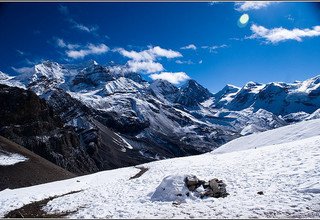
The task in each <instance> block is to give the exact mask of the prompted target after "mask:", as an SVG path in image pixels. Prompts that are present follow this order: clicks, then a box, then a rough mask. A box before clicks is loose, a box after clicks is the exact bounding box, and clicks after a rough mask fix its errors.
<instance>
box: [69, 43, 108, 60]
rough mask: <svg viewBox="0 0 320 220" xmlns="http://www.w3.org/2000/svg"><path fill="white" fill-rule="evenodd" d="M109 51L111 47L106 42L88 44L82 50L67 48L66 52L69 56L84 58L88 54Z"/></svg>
mask: <svg viewBox="0 0 320 220" xmlns="http://www.w3.org/2000/svg"><path fill="white" fill-rule="evenodd" d="M108 51H109V47H108V46H107V45H105V44H98V45H94V44H88V45H87V46H86V47H85V49H81V50H67V51H66V54H67V56H68V57H70V58H72V59H79V58H83V57H85V56H88V55H94V54H96V55H98V54H103V53H106V52H108Z"/></svg>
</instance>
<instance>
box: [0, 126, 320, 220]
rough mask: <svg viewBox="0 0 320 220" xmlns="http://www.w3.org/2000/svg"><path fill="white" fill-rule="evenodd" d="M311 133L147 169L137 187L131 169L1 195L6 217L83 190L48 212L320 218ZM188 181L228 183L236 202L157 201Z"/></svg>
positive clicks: (318, 162) (318, 138) (318, 145)
mask: <svg viewBox="0 0 320 220" xmlns="http://www.w3.org/2000/svg"><path fill="white" fill-rule="evenodd" d="M306 128H312V129H315V130H320V120H312V121H306V122H301V123H299V124H296V125H290V126H286V127H282V128H280V129H275V130H274V132H275V133H276V134H277V135H274V136H270V135H265V134H266V133H267V132H263V133H260V134H256V136H254V137H255V138H254V139H253V138H252V136H253V135H249V136H246V137H243V138H241V139H238V142H237V146H238V147H239V148H241V150H240V151H239V150H237V149H236V147H235V146H234V147H233V148H229V150H227V149H225V151H224V153H222V152H220V153H214V152H211V153H207V154H203V155H198V156H192V157H184V158H176V159H169V160H163V161H157V162H152V163H147V164H144V165H142V166H144V167H148V168H149V170H148V171H147V172H146V173H145V174H143V175H142V176H141V177H139V178H136V179H131V180H129V178H130V177H132V176H134V175H135V174H136V173H138V172H139V170H138V169H137V168H134V167H128V168H122V169H116V170H111V171H104V172H99V173H96V174H91V175H87V176H81V177H77V178H73V179H69V180H64V181H58V182H53V183H48V184H43V185H39V186H33V187H28V188H21V189H15V190H9V189H7V190H4V191H2V192H0V217H3V216H4V215H5V214H6V213H8V212H9V211H10V210H13V209H15V208H19V207H22V206H23V205H25V204H27V203H30V202H32V201H37V200H41V199H44V198H47V197H50V196H53V195H62V194H64V193H67V192H71V191H76V190H82V191H81V192H78V193H74V194H70V195H65V196H62V197H59V198H56V199H53V200H52V201H50V202H49V203H48V204H47V205H46V206H45V207H44V208H43V209H44V210H45V211H47V212H49V213H55V212H58V213H61V212H66V211H75V212H72V214H70V215H69V216H68V217H70V218H295V217H297V218H319V217H320V205H319V204H320V195H319V193H320V184H319V180H320V153H319V150H320V135H319V134H318V133H316V132H315V133H312V135H310V130H309V132H305V133H304V132H299V131H302V130H304V129H306ZM258 136H259V137H260V138H259V137H258ZM271 137H272V138H271ZM286 137H288V138H287V139H286ZM267 139H268V140H267ZM282 140H285V141H282ZM260 143H265V145H264V146H261V145H260ZM246 145H248V147H245V146H246ZM256 146H259V147H257V148H256ZM186 174H194V175H197V176H198V177H199V178H200V179H204V180H209V179H211V178H214V177H216V178H219V179H222V180H223V181H224V182H225V183H226V184H227V191H228V193H229V194H230V195H229V196H227V197H226V198H219V199H215V198H207V199H203V200H201V199H199V198H194V197H192V198H186V202H185V203H181V204H180V205H174V204H173V203H172V202H171V201H167V202H165V201H154V200H152V199H151V198H152V195H153V194H154V192H155V191H156V189H157V188H158V186H159V185H160V183H161V182H162V180H163V179H164V178H165V177H167V176H169V175H176V176H179V175H180V176H183V175H186ZM258 191H262V192H263V193H264V195H258V194H257V192H258Z"/></svg>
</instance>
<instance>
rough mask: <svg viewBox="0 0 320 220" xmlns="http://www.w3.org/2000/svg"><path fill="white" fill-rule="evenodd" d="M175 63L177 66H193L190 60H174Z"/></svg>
mask: <svg viewBox="0 0 320 220" xmlns="http://www.w3.org/2000/svg"><path fill="white" fill-rule="evenodd" d="M176 63H177V64H188V65H191V64H194V63H193V62H192V61H191V60H186V61H184V60H176Z"/></svg>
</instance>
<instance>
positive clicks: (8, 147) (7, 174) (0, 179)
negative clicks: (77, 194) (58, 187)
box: [0, 136, 76, 190]
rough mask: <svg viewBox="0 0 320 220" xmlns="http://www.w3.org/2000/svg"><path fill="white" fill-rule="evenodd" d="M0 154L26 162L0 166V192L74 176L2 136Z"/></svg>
mask: <svg viewBox="0 0 320 220" xmlns="http://www.w3.org/2000/svg"><path fill="white" fill-rule="evenodd" d="M1 154H18V155H21V156H23V157H25V158H26V160H25V161H22V162H19V163H16V164H12V165H8V166H2V165H0V173H1V176H0V190H4V189H7V188H10V189H14V188H19V187H27V186H32V185H37V184H42V183H47V182H52V181H57V180H62V179H68V178H72V177H75V176H76V175H75V174H73V173H70V172H68V171H66V170H64V169H62V168H61V167H59V166H57V165H55V164H53V163H51V162H49V161H47V160H45V159H44V158H42V157H40V156H38V155H37V154H35V153H33V152H32V151H29V150H27V149H26V148H24V147H22V146H19V145H17V144H15V143H13V142H11V141H9V140H8V139H6V138H4V137H2V136H0V155H1Z"/></svg>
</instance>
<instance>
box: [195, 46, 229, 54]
mask: <svg viewBox="0 0 320 220" xmlns="http://www.w3.org/2000/svg"><path fill="white" fill-rule="evenodd" d="M226 47H228V45H226V44H221V45H213V46H202V47H201V48H202V49H207V50H209V52H210V53H217V50H218V49H221V48H226Z"/></svg>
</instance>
